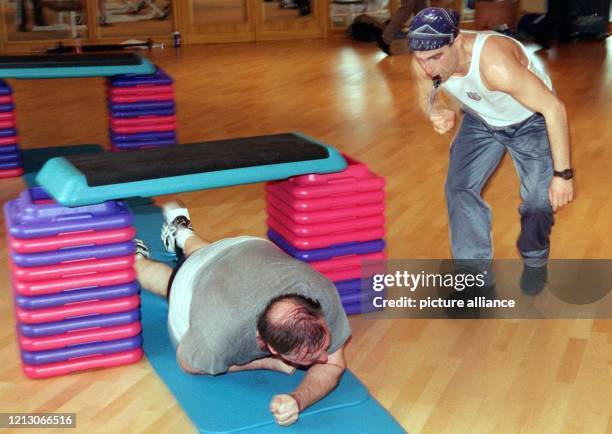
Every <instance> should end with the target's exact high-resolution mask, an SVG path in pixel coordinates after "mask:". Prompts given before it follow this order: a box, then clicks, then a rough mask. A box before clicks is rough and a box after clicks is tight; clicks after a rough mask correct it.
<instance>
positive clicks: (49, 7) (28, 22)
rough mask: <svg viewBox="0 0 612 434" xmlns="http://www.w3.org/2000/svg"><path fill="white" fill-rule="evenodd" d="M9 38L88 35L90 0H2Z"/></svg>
mask: <svg viewBox="0 0 612 434" xmlns="http://www.w3.org/2000/svg"><path fill="white" fill-rule="evenodd" d="M2 8H3V11H4V21H5V22H4V24H5V26H6V35H7V40H8V41H28V40H30V41H35V40H45V39H64V38H77V37H80V38H82V37H86V36H87V4H86V0H2Z"/></svg>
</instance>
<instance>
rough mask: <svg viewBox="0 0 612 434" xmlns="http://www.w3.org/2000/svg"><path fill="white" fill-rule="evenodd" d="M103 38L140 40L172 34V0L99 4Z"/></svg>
mask: <svg viewBox="0 0 612 434" xmlns="http://www.w3.org/2000/svg"><path fill="white" fill-rule="evenodd" d="M98 23H99V25H100V33H101V36H102V37H125V38H127V37H139V36H145V35H146V36H154V35H169V34H171V33H172V30H173V28H174V23H173V21H172V1H171V0H112V1H104V0H98Z"/></svg>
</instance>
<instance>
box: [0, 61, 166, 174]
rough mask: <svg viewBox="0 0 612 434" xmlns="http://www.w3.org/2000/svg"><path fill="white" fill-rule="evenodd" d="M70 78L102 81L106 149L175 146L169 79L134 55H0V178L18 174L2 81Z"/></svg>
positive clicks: (8, 92) (8, 94)
mask: <svg viewBox="0 0 612 434" xmlns="http://www.w3.org/2000/svg"><path fill="white" fill-rule="evenodd" d="M76 77H106V91H107V92H106V106H107V107H108V114H109V116H108V119H109V139H110V143H111V150H113V151H117V150H136V149H141V148H151V147H159V146H174V145H175V144H176V143H177V138H176V129H177V127H176V116H175V114H176V109H175V102H174V99H175V98H174V87H173V80H172V78H171V77H169V76H168V75H167V74H166V73H164V72H163V71H162V70H161V69H160V68H158V67H156V66H155V65H153V64H152V63H151V62H150V61H149V60H147V59H145V58H143V57H141V56H139V55H137V54H135V53H125V52H121V53H85V54H36V55H10V56H0V178H8V177H14V176H20V175H22V174H23V164H22V159H21V151H20V149H19V137H18V135H17V129H16V121H15V113H14V112H15V99H14V95H12V93H13V92H12V89H11V87H10V85H9V84H8V83H6V82H5V81H4V80H2V78H15V79H20V80H21V79H47V78H76ZM162 108H163V110H162Z"/></svg>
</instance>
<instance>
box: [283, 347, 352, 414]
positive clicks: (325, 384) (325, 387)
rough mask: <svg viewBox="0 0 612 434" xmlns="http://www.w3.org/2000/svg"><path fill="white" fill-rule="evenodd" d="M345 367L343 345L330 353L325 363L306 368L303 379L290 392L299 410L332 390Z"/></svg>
mask: <svg viewBox="0 0 612 434" xmlns="http://www.w3.org/2000/svg"><path fill="white" fill-rule="evenodd" d="M345 369H346V360H345V358H344V347H343V348H340V349H339V350H338V351H336V352H335V353H333V354H330V355H329V357H328V359H327V363H319V364H315V365H312V366H311V367H310V368H308V371H307V372H306V375H305V376H304V380H302V382H301V383H300V385H299V386H298V387H297V388H296V389H295V390H294V391H293V392H292V393H291V394H290V395H291V396H293V398H294V399H295V400H296V401H297V404H298V407H299V410H300V412H302V411H303V410H304V409H305V408H307V407H309V406H310V405H312V404H314V403H315V402H317V401H319V400H320V399H321V398H323V397H325V396H326V395H327V394H328V393H329V392H331V391H332V390H334V388H335V387H336V386H337V385H338V382H339V381H340V377H342V373H343V372H344V370H345Z"/></svg>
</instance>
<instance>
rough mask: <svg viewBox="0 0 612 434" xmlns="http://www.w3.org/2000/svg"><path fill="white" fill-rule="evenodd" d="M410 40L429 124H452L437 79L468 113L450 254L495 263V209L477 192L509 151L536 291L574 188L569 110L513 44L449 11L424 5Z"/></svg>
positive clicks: (528, 278) (457, 157) (530, 283)
mask: <svg viewBox="0 0 612 434" xmlns="http://www.w3.org/2000/svg"><path fill="white" fill-rule="evenodd" d="M408 41H409V45H410V48H411V49H412V51H413V53H414V55H413V57H412V66H413V71H414V72H415V75H416V78H417V89H418V98H419V105H420V106H421V108H422V109H423V111H425V112H426V113H427V115H428V116H429V119H430V120H431V122H432V124H433V128H434V130H435V131H436V132H437V133H439V134H445V133H447V132H449V131H451V130H452V129H453V128H454V126H455V112H453V111H452V110H450V109H449V108H448V107H446V106H445V104H444V103H443V102H442V101H440V99H437V100H435V99H434V97H435V88H437V86H438V85H439V86H440V87H441V88H442V89H444V90H445V91H446V92H447V93H448V94H450V95H451V96H453V97H454V98H455V99H457V100H458V101H459V102H460V103H461V105H462V110H463V112H464V116H463V121H462V123H461V127H460V129H459V132H458V133H457V135H456V136H455V138H454V140H453V142H452V144H451V150H450V162H449V167H448V175H447V180H446V187H445V191H446V200H447V206H448V215H449V225H450V235H451V247H452V252H453V258H454V259H455V261H461V262H464V260H467V261H473V262H474V263H478V262H479V261H485V262H489V261H490V260H491V259H492V257H493V247H492V241H491V211H490V208H489V206H488V205H487V203H486V202H485V201H484V200H483V199H482V197H481V193H482V189H483V187H484V186H485V184H486V182H487V181H488V179H489V177H490V176H491V174H492V173H493V172H494V171H495V169H496V168H497V166H498V164H499V162H500V161H501V158H502V157H503V155H504V153H505V152H506V151H508V152H509V153H510V156H511V157H512V160H513V162H514V165H515V167H516V171H517V173H518V175H519V178H520V182H521V189H520V194H521V198H522V203H521V205H520V207H519V214H520V216H521V234H520V236H519V239H518V243H517V244H518V249H519V251H520V253H521V255H522V257H523V259H524V268H523V274H522V276H521V281H520V286H521V289H522V290H523V291H524V292H525V293H527V294H537V293H539V292H540V291H541V290H542V289H543V288H544V285H545V284H546V279H547V269H546V264H547V261H548V255H549V249H550V241H549V235H550V231H551V227H552V225H553V212H554V211H556V210H558V209H560V208H561V207H563V206H565V205H567V204H568V203H569V202H571V201H572V199H573V194H574V187H573V181H572V169H571V165H570V147H569V133H568V125H567V115H566V112H565V106H564V105H563V103H562V102H561V101H560V100H559V98H557V96H556V95H555V93H554V91H553V89H552V84H551V81H550V78H549V77H548V75H546V73H545V72H543V71H542V70H541V69H539V68H538V67H537V65H536V64H535V62H534V60H533V59H531V58H530V56H529V55H528V53H527V52H526V50H525V48H524V47H523V46H522V45H521V44H520V43H519V42H518V41H516V40H514V39H512V38H509V37H507V36H504V35H500V34H497V33H494V32H460V31H459V28H458V16H457V15H456V14H455V12H453V11H450V10H446V9H441V8H428V9H425V10H423V11H421V12H420V13H419V14H417V15H416V16H415V17H414V19H413V20H412V22H411V23H410V29H409V34H408ZM432 82H433V84H434V86H432Z"/></svg>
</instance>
